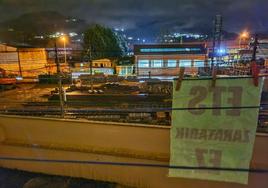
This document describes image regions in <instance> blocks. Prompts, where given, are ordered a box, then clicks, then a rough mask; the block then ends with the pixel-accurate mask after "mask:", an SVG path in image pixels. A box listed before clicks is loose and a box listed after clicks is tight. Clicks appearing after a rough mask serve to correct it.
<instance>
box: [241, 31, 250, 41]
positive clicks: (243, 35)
mask: <svg viewBox="0 0 268 188" xmlns="http://www.w3.org/2000/svg"><path fill="white" fill-rule="evenodd" d="M240 38H243V39H246V38H249V32H248V31H243V32H242V33H241V34H240Z"/></svg>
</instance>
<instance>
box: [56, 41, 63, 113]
mask: <svg viewBox="0 0 268 188" xmlns="http://www.w3.org/2000/svg"><path fill="white" fill-rule="evenodd" d="M54 48H55V49H54V50H55V64H56V66H57V77H58V87H59V100H60V112H61V117H62V118H63V117H64V102H63V89H62V79H61V70H60V64H59V59H58V48H57V39H56V38H55V40H54Z"/></svg>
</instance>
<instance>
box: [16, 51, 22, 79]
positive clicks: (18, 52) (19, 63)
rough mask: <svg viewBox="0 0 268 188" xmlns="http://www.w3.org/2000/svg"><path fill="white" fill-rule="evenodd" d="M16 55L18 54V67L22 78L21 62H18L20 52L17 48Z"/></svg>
mask: <svg viewBox="0 0 268 188" xmlns="http://www.w3.org/2000/svg"><path fill="white" fill-rule="evenodd" d="M17 54H18V65H19V72H20V77H22V70H21V62H20V50H19V49H18V48H17Z"/></svg>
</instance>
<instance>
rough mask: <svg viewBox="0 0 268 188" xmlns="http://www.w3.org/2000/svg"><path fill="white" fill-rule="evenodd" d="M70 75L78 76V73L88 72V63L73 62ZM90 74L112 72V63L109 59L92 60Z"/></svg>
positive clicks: (111, 73)
mask: <svg viewBox="0 0 268 188" xmlns="http://www.w3.org/2000/svg"><path fill="white" fill-rule="evenodd" d="M71 72H72V77H73V78H78V77H79V76H80V75H89V74H90V63H89V62H79V63H75V64H74V67H73V68H71ZM92 74H104V75H113V74H114V63H113V62H112V61H111V60H110V59H98V60H94V61H92Z"/></svg>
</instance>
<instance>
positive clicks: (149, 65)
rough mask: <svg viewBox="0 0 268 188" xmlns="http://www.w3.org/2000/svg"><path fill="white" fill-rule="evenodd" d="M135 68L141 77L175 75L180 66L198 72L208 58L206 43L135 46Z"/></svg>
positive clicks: (187, 70)
mask: <svg viewBox="0 0 268 188" xmlns="http://www.w3.org/2000/svg"><path fill="white" fill-rule="evenodd" d="M134 55H135V69H136V74H137V76H139V77H148V76H150V77H155V76H156V77H159V76H161V77H162V76H163V77H174V76H177V75H178V73H179V69H180V67H185V71H186V74H196V73H197V72H198V67H204V66H205V65H206V59H207V49H206V47H205V44H202V43H196V44H195V43H193V44H145V45H135V46H134Z"/></svg>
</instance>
